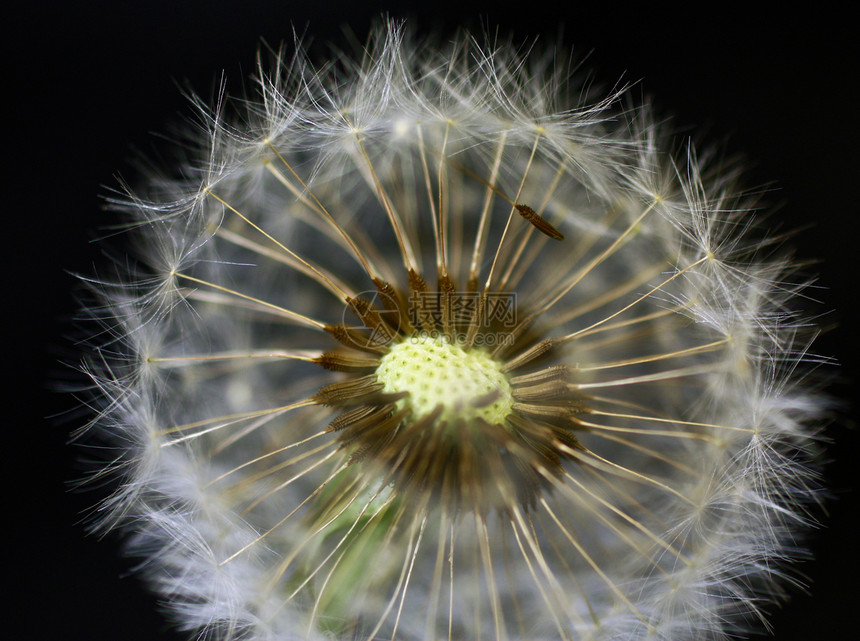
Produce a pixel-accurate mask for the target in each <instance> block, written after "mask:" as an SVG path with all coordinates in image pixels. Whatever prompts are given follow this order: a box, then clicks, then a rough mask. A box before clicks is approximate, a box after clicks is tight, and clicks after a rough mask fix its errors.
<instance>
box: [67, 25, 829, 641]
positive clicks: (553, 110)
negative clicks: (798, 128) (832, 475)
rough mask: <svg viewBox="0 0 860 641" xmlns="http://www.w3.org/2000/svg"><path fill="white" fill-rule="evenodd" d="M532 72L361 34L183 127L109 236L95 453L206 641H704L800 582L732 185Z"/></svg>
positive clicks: (782, 403)
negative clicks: (117, 268) (169, 164)
mask: <svg viewBox="0 0 860 641" xmlns="http://www.w3.org/2000/svg"><path fill="white" fill-rule="evenodd" d="M586 80H587V78H579V77H578V76H576V75H573V76H569V75H568V73H567V70H566V69H565V68H564V67H563V66H561V65H559V64H557V63H556V62H555V61H554V59H553V58H552V57H551V56H541V55H539V54H537V53H535V52H533V51H532V52H528V53H524V52H523V51H521V50H518V49H517V48H516V47H513V46H512V45H511V44H510V43H509V42H501V41H494V42H486V43H481V42H480V41H478V40H475V39H472V38H470V37H468V36H462V37H459V38H457V39H456V40H454V41H453V42H451V43H448V44H447V45H445V46H443V47H439V46H437V45H435V44H432V43H429V42H428V43H422V42H419V41H416V40H414V39H412V38H410V37H409V36H408V35H407V34H406V33H405V31H404V29H403V28H402V27H401V26H399V25H395V24H386V25H384V26H382V27H380V28H378V29H377V30H376V31H375V32H374V33H373V34H372V35H371V37H370V38H369V40H368V42H367V45H366V49H365V52H364V54H363V57H361V58H360V59H353V58H351V57H350V56H348V55H346V54H344V55H341V56H339V57H337V58H336V59H334V60H332V61H331V62H330V63H328V64H325V65H322V66H314V65H312V64H311V63H310V62H309V60H308V59H307V57H306V55H305V54H304V53H303V51H302V49H301V47H300V46H297V47H296V50H295V52H294V53H293V54H291V55H287V54H285V53H284V52H281V53H277V54H275V55H274V60H273V61H272V62H271V63H270V64H266V63H261V65H260V69H259V74H258V76H257V93H256V95H254V96H252V97H249V98H248V99H244V100H234V101H228V100H226V99H224V100H222V101H221V102H220V103H219V104H218V105H216V106H215V108H214V109H211V110H209V109H207V108H206V107H205V106H204V105H202V104H199V103H198V104H197V105H196V106H197V107H198V108H199V113H200V121H201V123H202V124H203V126H202V131H201V130H198V131H195V132H193V134H192V135H191V136H190V137H189V142H188V143H187V144H186V145H185V148H186V150H187V149H190V151H187V157H185V158H184V159H183V160H181V161H180V164H179V165H177V166H176V167H173V168H168V169H167V170H166V174H165V175H164V176H153V177H151V178H150V180H149V181H148V183H147V184H146V185H145V186H144V187H143V188H142V189H140V190H136V191H135V192H134V195H131V194H132V192H131V191H130V192H129V194H130V195H129V196H128V197H127V198H122V199H116V200H115V201H114V204H115V205H116V206H117V208H118V209H120V210H122V211H123V212H124V214H125V215H127V216H129V217H130V219H131V221H130V222H129V226H130V228H131V231H130V233H132V234H133V235H134V242H135V243H136V247H137V248H138V249H139V251H140V256H141V258H140V260H139V262H138V264H137V265H136V267H135V268H134V269H131V270H129V271H130V273H128V274H126V275H123V276H120V277H119V278H117V279H116V281H114V282H105V281H98V282H96V283H95V284H94V285H93V288H94V290H95V291H96V292H97V294H98V297H99V302H98V303H97V304H95V305H94V306H93V307H92V308H91V310H90V312H91V314H92V316H93V318H94V319H95V320H97V321H98V322H100V323H101V324H102V326H103V331H102V332H101V333H100V334H99V335H98V337H97V338H96V339H94V340H93V342H92V348H93V349H92V352H91V354H90V355H89V357H88V358H87V360H86V364H85V369H86V371H87V373H88V374H89V375H90V377H91V379H92V382H93V386H92V389H93V394H92V397H91V401H90V402H91V403H92V405H93V407H96V408H97V410H98V411H97V416H96V417H95V418H94V419H93V421H92V423H91V424H90V425H88V426H87V427H86V428H85V429H83V430H82V431H81V435H80V437H79V438H80V440H81V441H82V442H84V443H94V444H97V445H98V447H99V448H105V446H107V449H99V450H98V451H102V452H104V451H107V452H109V453H110V455H109V456H108V457H107V459H108V460H106V462H105V464H104V466H103V467H101V468H99V469H98V470H96V471H95V472H94V474H95V476H96V477H98V478H102V477H104V476H113V477H114V478H117V479H118V486H117V489H116V491H115V493H114V494H113V495H112V496H110V497H109V498H108V499H107V500H106V501H105V502H104V503H103V505H102V510H101V514H102V515H103V516H102V520H101V527H105V528H108V527H110V528H118V529H120V530H122V531H123V532H125V533H126V535H127V538H128V547H129V551H130V552H131V553H132V554H135V555H139V556H141V557H143V558H144V559H145V561H144V563H143V564H142V568H143V572H144V573H145V574H146V576H147V578H148V580H149V581H150V582H151V585H152V586H153V589H154V590H155V591H156V592H158V593H159V594H161V595H162V596H163V598H164V600H165V602H166V603H167V605H168V606H169V607H170V608H171V609H172V610H173V611H174V613H175V619H176V621H178V622H179V625H180V626H181V627H182V628H185V629H188V630H193V631H194V632H195V633H197V634H198V635H200V636H201V638H207V639H219V640H226V639H236V640H239V639H247V640H263V639H271V640H275V639H277V640H279V641H281V640H286V639H313V640H316V639H400V640H403V641H407V640H419V639H423V640H428V641H429V640H431V639H487V638H489V639H496V640H505V639H530V640H533V641H534V640H538V639H563V640H568V639H569V640H579V639H582V640H586V639H594V640H597V639H667V640H668V639H671V640H673V641H675V640H679V639H722V638H727V637H729V636H735V635H738V634H744V633H746V632H747V631H749V630H751V629H753V628H755V626H756V625H757V624H759V625H760V623H759V622H757V621H756V619H757V618H759V616H760V614H761V607H762V606H763V605H764V604H767V603H769V602H772V601H774V600H777V599H779V598H780V597H782V596H783V587H784V585H785V584H786V583H790V582H791V580H792V579H791V576H790V575H789V574H788V573H787V572H786V571H785V567H786V563H787V562H788V561H790V560H791V559H793V558H796V557H797V556H799V555H801V554H802V550H801V549H800V548H799V547H798V544H797V542H796V537H797V533H798V532H801V531H802V530H803V528H804V526H805V525H807V524H808V521H809V516H808V512H807V509H808V506H809V505H810V504H811V503H812V502H814V501H815V499H816V490H815V487H816V482H815V479H816V474H815V467H814V462H815V457H816V451H817V447H816V432H817V430H818V425H819V424H820V422H821V417H822V414H823V412H824V409H825V403H824V400H823V398H822V396H821V393H820V390H819V389H818V386H817V385H816V384H815V383H814V382H812V378H811V376H810V372H811V370H812V369H813V368H814V366H815V365H816V364H817V363H818V360H817V359H816V358H814V357H812V356H810V355H809V354H808V352H807V348H808V346H809V343H810V340H811V338H812V334H813V331H812V329H811V326H810V324H809V322H808V320H807V319H806V318H804V317H803V316H802V315H801V314H799V313H798V312H797V311H796V303H795V300H796V297H797V296H798V293H799V292H800V291H801V290H802V289H803V288H804V286H805V283H804V281H803V280H802V279H801V278H800V277H799V276H797V275H796V274H795V273H794V270H793V268H792V262H791V260H790V257H788V256H786V255H784V254H781V253H780V251H779V248H778V243H777V242H776V240H774V239H770V238H768V236H767V235H766V234H764V233H763V232H761V231H760V230H758V229H756V228H755V215H754V207H755V201H754V198H752V197H750V196H747V195H745V194H744V193H742V192H741V191H739V188H738V187H737V182H738V179H739V177H740V171H739V169H738V168H737V167H735V166H728V167H727V166H721V165H720V163H718V162H716V161H715V160H713V159H711V158H707V157H697V155H696V154H695V153H694V152H693V150H692V148H688V150H687V151H686V152H685V153H683V154H680V155H673V154H672V153H671V150H670V149H669V148H668V147H669V142H668V140H667V134H666V133H664V132H663V131H662V129H661V127H660V126H658V125H657V124H655V123H654V122H653V119H652V116H651V114H650V113H649V110H648V109H647V108H646V107H632V106H630V101H629V99H628V97H627V95H626V94H625V93H624V92H623V91H616V92H612V93H610V94H609V95H605V96H598V95H596V93H595V91H594V90H593V89H592V88H591V87H590V85H589V84H588V83H586V82H585V81H586Z"/></svg>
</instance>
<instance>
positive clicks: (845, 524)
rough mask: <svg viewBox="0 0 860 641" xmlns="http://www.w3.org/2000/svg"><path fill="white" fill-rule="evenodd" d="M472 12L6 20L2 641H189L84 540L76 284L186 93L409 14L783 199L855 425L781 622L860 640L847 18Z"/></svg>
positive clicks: (797, 631) (293, 11)
mask: <svg viewBox="0 0 860 641" xmlns="http://www.w3.org/2000/svg"><path fill="white" fill-rule="evenodd" d="M470 4H471V3H469V2H450V1H449V0H444V1H443V2H432V3H425V4H422V5H414V6H413V7H412V8H408V9H405V8H404V7H403V6H402V5H401V6H399V5H397V4H391V3H370V2H364V3H362V2H358V3H341V2H335V1H332V0H315V1H314V2H307V1H305V2H302V3H290V2H283V1H281V2H275V1H269V0H257V1H247V0H246V1H244V2H239V1H236V2H214V1H209V2H202V1H200V0H186V1H183V2H167V1H165V0H149V1H147V2H116V1H113V2H107V1H92V2H86V3H80V2H63V3H57V2H55V3H51V2H47V3H34V4H32V5H31V6H30V7H29V8H23V7H22V6H16V7H14V8H11V9H9V8H7V9H5V10H4V14H3V21H4V25H3V27H2V34H0V35H2V42H0V45H2V47H3V66H4V73H3V85H2V86H3V88H4V99H3V105H4V106H5V112H6V116H5V117H2V119H0V132H2V133H0V136H2V138H3V139H4V144H5V141H8V142H9V148H8V149H7V150H6V152H5V153H4V154H3V159H2V161H3V166H4V169H3V181H2V198H0V211H2V216H3V220H4V221H5V222H4V223H3V226H0V230H3V231H2V233H3V235H4V237H5V239H6V240H5V241H4V242H6V243H7V244H6V245H5V246H3V245H0V247H2V249H3V251H2V258H3V269H4V273H5V274H6V277H5V279H4V282H5V285H4V286H3V288H4V291H5V292H6V293H5V296H6V298H5V299H4V300H6V301H7V302H6V304H4V305H3V310H4V311H3V315H4V316H5V317H6V318H7V325H6V327H7V329H6V330H5V331H6V340H7V341H8V343H7V345H8V346H9V349H8V351H6V354H7V356H6V357H5V363H4V365H5V372H6V374H5V380H6V381H7V385H6V389H8V390H10V392H11V396H10V399H9V400H7V401H6V403H5V405H4V406H5V408H6V415H5V417H4V418H5V420H0V430H5V432H6V433H5V434H4V437H5V438H4V439H2V440H0V443H10V445H9V446H8V447H7V448H6V449H5V450H4V452H3V455H2V456H3V459H4V460H5V461H6V462H7V465H6V466H5V470H6V471H7V472H8V475H9V480H8V481H7V485H6V489H5V492H6V494H7V496H8V497H9V498H10V500H8V501H7V505H9V507H8V508H7V512H6V513H7V518H6V526H5V527H4V529H5V530H6V531H7V532H8V533H9V534H10V537H9V541H8V542H6V543H5V545H4V547H3V549H4V553H5V554H4V556H5V557H6V559H5V563H4V565H6V567H7V570H6V571H5V572H4V575H5V578H6V579H7V580H8V581H10V584H11V592H10V593H9V594H11V596H12V599H13V601H12V603H11V604H9V603H8V599H9V595H8V594H7V597H6V598H5V600H6V604H5V605H7V606H8V607H5V608H4V610H6V611H7V612H8V614H7V619H6V622H5V624H4V626H3V627H4V630H5V631H6V634H7V635H8V638H15V639H41V638H55V639H63V640H64V641H76V640H79V639H81V640H82V639H88V640H102V639H105V640H108V639H122V640H127V641H137V640H144V639H145V640H147V641H155V640H164V641H170V640H173V639H183V638H186V636H185V635H181V634H177V633H175V632H172V631H171V630H170V629H168V627H167V625H166V623H165V621H164V619H163V618H162V616H161V615H160V614H158V613H157V604H156V599H155V598H154V597H153V596H151V595H150V594H149V593H148V592H147V590H146V589H145V588H144V587H143V585H142V584H141V582H139V580H138V579H137V578H135V577H134V576H130V575H131V574H132V569H133V562H132V561H130V560H128V559H125V558H123V557H122V556H121V555H120V554H119V552H118V541H117V540H116V538H115V537H112V536H108V537H107V538H106V539H105V540H98V539H97V538H96V537H94V536H91V535H90V536H88V535H86V534H85V531H84V526H83V525H82V520H83V518H84V517H83V515H84V512H85V511H86V510H87V508H88V507H90V506H91V505H92V503H93V501H94V500H95V496H94V495H93V494H80V493H71V492H69V491H68V483H69V481H71V480H74V479H75V478H77V476H78V475H79V472H77V471H76V469H75V465H74V453H73V451H72V449H71V448H69V447H68V446H67V444H66V442H67V439H68V432H69V431H70V430H71V429H72V428H73V427H76V426H78V425H79V424H80V423H81V421H82V419H81V418H80V417H75V416H74V415H69V414H68V411H69V410H70V409H72V408H74V402H73V401H71V400H70V399H69V398H68V397H64V396H60V395H58V394H56V393H54V392H53V391H52V390H51V387H52V385H53V384H52V383H51V382H50V381H52V380H53V381H57V380H61V379H62V378H64V377H65V378H68V373H67V370H66V369H64V367H63V365H61V362H63V361H65V362H75V361H76V360H77V357H76V356H75V350H74V347H72V346H71V343H70V341H69V340H68V339H67V336H71V335H72V331H71V329H70V328H71V322H70V320H71V318H72V316H73V315H74V313H75V310H76V307H77V303H76V302H75V298H74V295H73V292H74V290H75V289H76V285H75V280H74V278H73V277H72V276H71V275H69V273H68V272H78V273H83V274H90V273H93V271H94V265H98V264H102V265H103V264H104V261H105V258H104V256H103V255H102V250H101V249H100V247H99V245H97V244H93V243H92V242H90V241H91V240H92V239H93V238H95V237H96V236H98V235H100V234H104V229H105V227H107V226H109V225H110V224H112V223H113V222H115V221H114V219H113V217H112V216H111V214H110V213H106V212H105V211H104V210H103V202H102V200H101V197H102V196H104V195H105V194H106V193H107V190H108V189H109V188H111V187H115V186H116V185H117V184H118V182H117V176H119V175H121V176H123V177H124V178H126V179H128V180H129V181H130V182H132V184H133V183H134V179H135V176H136V175H137V170H136V169H135V167H134V166H133V164H132V163H131V162H130V160H131V159H132V158H134V156H135V154H136V153H137V151H136V150H139V151H142V152H143V153H144V154H146V155H149V156H153V155H155V154H156V153H157V150H158V149H159V148H164V147H165V144H164V142H163V141H162V140H160V139H159V138H158V136H157V135H155V134H158V133H163V132H165V131H167V130H168V129H169V128H170V126H171V125H172V124H175V123H176V122H178V121H180V120H181V119H182V118H183V117H186V116H187V115H188V114H189V113H190V110H189V109H188V107H187V103H186V100H185V99H184V98H183V97H182V94H181V90H180V87H193V88H195V89H196V90H198V91H199V92H200V93H201V94H202V95H204V96H209V95H211V94H212V91H213V88H214V87H215V84H216V82H217V80H218V78H219V77H220V76H221V74H222V72H223V74H224V77H225V78H226V80H227V88H228V91H229V93H231V94H232V95H239V94H242V93H243V91H244V88H246V87H249V86H250V83H249V81H248V77H249V75H250V73H251V72H252V71H253V66H254V60H255V53H256V50H257V48H258V46H259V44H260V38H263V39H264V40H265V41H266V42H268V43H270V44H272V45H277V44H279V43H280V42H281V41H284V40H286V41H288V42H289V41H290V40H291V39H292V31H293V28H295V29H296V30H297V31H300V32H301V31H305V29H307V33H308V34H309V35H312V36H313V39H314V42H316V43H320V44H321V43H324V42H326V41H329V40H334V41H335V42H337V43H340V44H342V45H346V44H347V39H346V38H345V37H343V35H342V34H343V28H344V27H347V26H348V27H349V28H350V29H351V30H352V31H353V32H354V33H355V34H357V35H358V36H359V38H360V39H363V37H364V35H365V34H366V32H367V29H368V27H369V26H370V24H371V23H372V21H373V20H374V19H376V18H378V16H379V15H380V14H381V13H382V12H384V11H388V12H389V14H390V15H391V16H393V17H398V16H403V17H408V18H409V21H410V23H411V25H412V27H413V28H414V29H416V30H417V31H418V32H419V33H422V32H424V33H427V32H431V31H442V32H443V33H453V31H454V29H455V28H456V27H458V26H466V27H470V28H471V29H473V30H475V31H481V30H482V29H483V28H484V27H485V26H486V27H488V28H489V29H490V30H493V29H495V27H496V26H499V27H500V32H501V33H503V34H504V33H512V34H513V35H514V39H515V41H517V42H526V41H528V40H529V38H531V37H533V36H541V41H542V42H543V43H547V44H549V43H553V42H556V41H558V39H559V38H561V39H562V41H563V42H564V43H565V44H567V45H568V46H572V47H573V49H574V52H575V54H578V57H579V58H585V57H587V60H586V63H585V65H584V66H585V68H587V69H590V70H592V71H593V72H594V77H595V78H596V79H597V80H598V81H599V82H602V83H605V84H606V85H607V86H611V85H612V84H613V83H614V82H615V81H616V80H619V79H620V80H622V81H623V82H628V83H637V84H636V86H635V88H634V89H633V91H634V92H635V93H636V95H639V96H647V97H651V96H653V103H654V104H655V105H656V107H657V113H658V114H660V115H663V116H669V115H672V116H673V120H672V121H671V122H672V124H673V126H674V127H675V128H676V129H677V130H678V132H679V134H678V135H679V137H678V140H679V142H681V141H683V139H684V137H685V136H693V137H694V138H695V139H697V140H704V141H708V142H711V143H714V144H718V145H722V149H723V150H725V151H726V152H727V153H729V154H734V153H738V154H742V155H743V156H744V157H745V158H746V159H747V160H748V166H749V170H748V172H747V174H746V185H747V186H749V187H757V186H765V185H767V186H770V187H771V189H770V191H769V192H768V194H767V198H766V200H767V201H768V202H770V203H771V204H772V205H773V206H775V207H778V209H777V211H776V213H775V214H774V215H773V216H772V218H770V219H769V220H770V222H769V224H772V225H773V228H774V229H782V230H786V229H794V228H799V227H802V228H803V231H802V232H801V233H799V234H798V235H797V236H796V237H795V238H794V240H793V241H792V242H793V244H795V245H796V246H797V249H798V255H799V258H800V259H804V260H810V259H822V262H820V263H818V264H815V265H813V266H812V267H811V268H810V270H811V271H814V272H817V273H819V274H820V276H821V277H820V281H819V284H820V286H821V287H820V288H816V289H814V290H811V291H810V292H809V295H810V296H811V297H813V298H814V299H816V301H810V302H809V308H810V310H811V311H813V312H814V313H824V312H827V314H826V315H824V316H823V317H822V318H821V321H820V322H821V324H822V325H823V326H825V327H826V328H827V329H828V331H827V332H826V333H825V334H824V335H822V337H821V339H820V341H819V342H818V343H817V344H816V348H815V350H816V351H817V353H820V354H823V355H825V356H836V357H838V358H839V360H840V361H841V363H842V365H841V366H840V368H838V369H834V374H835V376H836V378H837V380H836V382H835V383H834V385H833V386H832V393H833V394H834V396H836V397H837V398H841V399H843V401H844V403H845V404H846V409H844V410H841V411H840V414H838V415H837V419H836V421H835V423H834V424H833V425H832V426H831V428H829V430H828V432H827V434H828V436H829V437H830V438H831V439H832V440H833V445H832V447H831V448H830V450H829V456H830V458H831V461H830V463H829V464H828V465H827V467H826V469H825V477H826V484H827V485H828V486H829V488H830V492H831V494H832V498H831V499H830V500H828V501H827V503H826V507H827V512H828V513H827V514H825V513H821V514H820V518H821V520H822V523H823V524H824V526H826V527H824V528H822V529H820V530H819V531H816V532H813V533H812V535H811V547H812V551H813V554H814V560H813V561H810V562H807V563H804V564H801V565H799V566H798V567H797V568H796V570H797V571H798V572H800V573H801V574H802V575H804V576H805V577H806V578H805V579H804V580H805V583H806V584H807V586H808V593H805V592H803V591H799V590H795V591H794V593H793V597H792V599H791V601H790V602H788V603H787V604H785V605H783V606H782V607H781V608H772V615H773V616H772V617H771V619H770V621H771V623H772V624H773V634H774V636H775V638H776V639H779V640H784V641H789V640H792V641H793V640H804V641H806V640H807V639H817V638H831V639H832V638H837V639H838V638H850V637H851V636H854V635H853V634H851V633H850V632H846V630H848V631H850V630H851V629H853V628H854V627H856V623H855V617H856V614H857V612H856V608H857V603H858V598H860V590H859V589H858V585H860V575H858V572H860V567H858V566H860V563H858V551H857V550H858V547H857V542H856V541H857V532H858V528H857V525H856V522H855V520H856V519H855V514H856V513H857V510H858V507H860V502H858V500H857V494H856V489H853V488H856V487H857V486H858V483H857V481H858V469H860V462H858V455H860V447H858V436H857V431H856V429H855V428H854V426H853V424H852V412H851V410H850V409H849V408H850V406H849V403H850V402H851V401H852V400H853V398H854V396H855V394H854V392H853V390H854V387H853V385H852V383H851V381H852V379H853V380H856V373H857V371H858V368H857V364H858V363H857V359H858V351H860V350H858V342H859V341H858V338H857V334H858V330H860V327H858V322H857V315H856V314H857V312H858V309H857V303H856V298H857V296H858V294H857V292H858V287H857V284H856V283H857V277H858V265H860V261H858V256H860V248H858V237H860V234H858V231H860V225H858V217H860V205H858V191H860V190H858V187H860V181H858V176H860V162H859V161H858V158H860V127H858V121H857V118H858V91H857V82H858V75H860V65H858V57H860V56H858V49H857V45H856V29H855V28H854V26H853V25H854V22H853V20H851V19H849V18H848V16H847V15H840V14H838V13H829V12H828V11H827V9H826V7H825V6H824V5H822V4H821V3H809V4H808V8H807V9H805V10H804V11H792V10H790V9H787V8H781V9H779V10H775V11H773V12H767V11H764V10H762V9H757V10H756V9H751V8H750V7H749V6H748V7H746V8H744V9H742V10H731V9H729V8H722V6H723V5H722V4H721V3H708V4H707V6H708V7H710V10H705V9H702V8H684V9H677V8H673V7H669V6H666V7H661V6H654V3H639V4H637V5H635V7H636V8H626V7H625V6H624V4H623V3H618V2H607V3H603V6H604V7H605V8H600V9H597V8H594V7H593V6H590V5H591V3H589V4H585V3H583V6H582V7H577V6H575V3H565V8H563V9H561V10H559V9H553V8H550V3H548V2H544V1H543V0H533V1H531V2H522V3H519V5H518V6H516V7H515V8H511V9H502V8H501V7H500V6H496V7H494V8H492V9H486V8H479V7H472V6H470ZM750 4H751V3H750ZM717 7H721V8H719V9H718V8H717ZM320 51H324V49H323V48H320ZM117 243H119V244H120V245H119V246H121V243H122V240H121V239H120V240H117V241H114V247H116V246H117ZM8 383H12V386H10V385H9V384H8ZM19 386H20V389H19ZM64 417H65V418H64ZM10 437H11V439H10ZM10 624H11V631H10V630H9V626H10ZM19 625H20V626H21V627H20V631H16V630H18V626H19ZM846 634H847V635H848V636H846Z"/></svg>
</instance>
